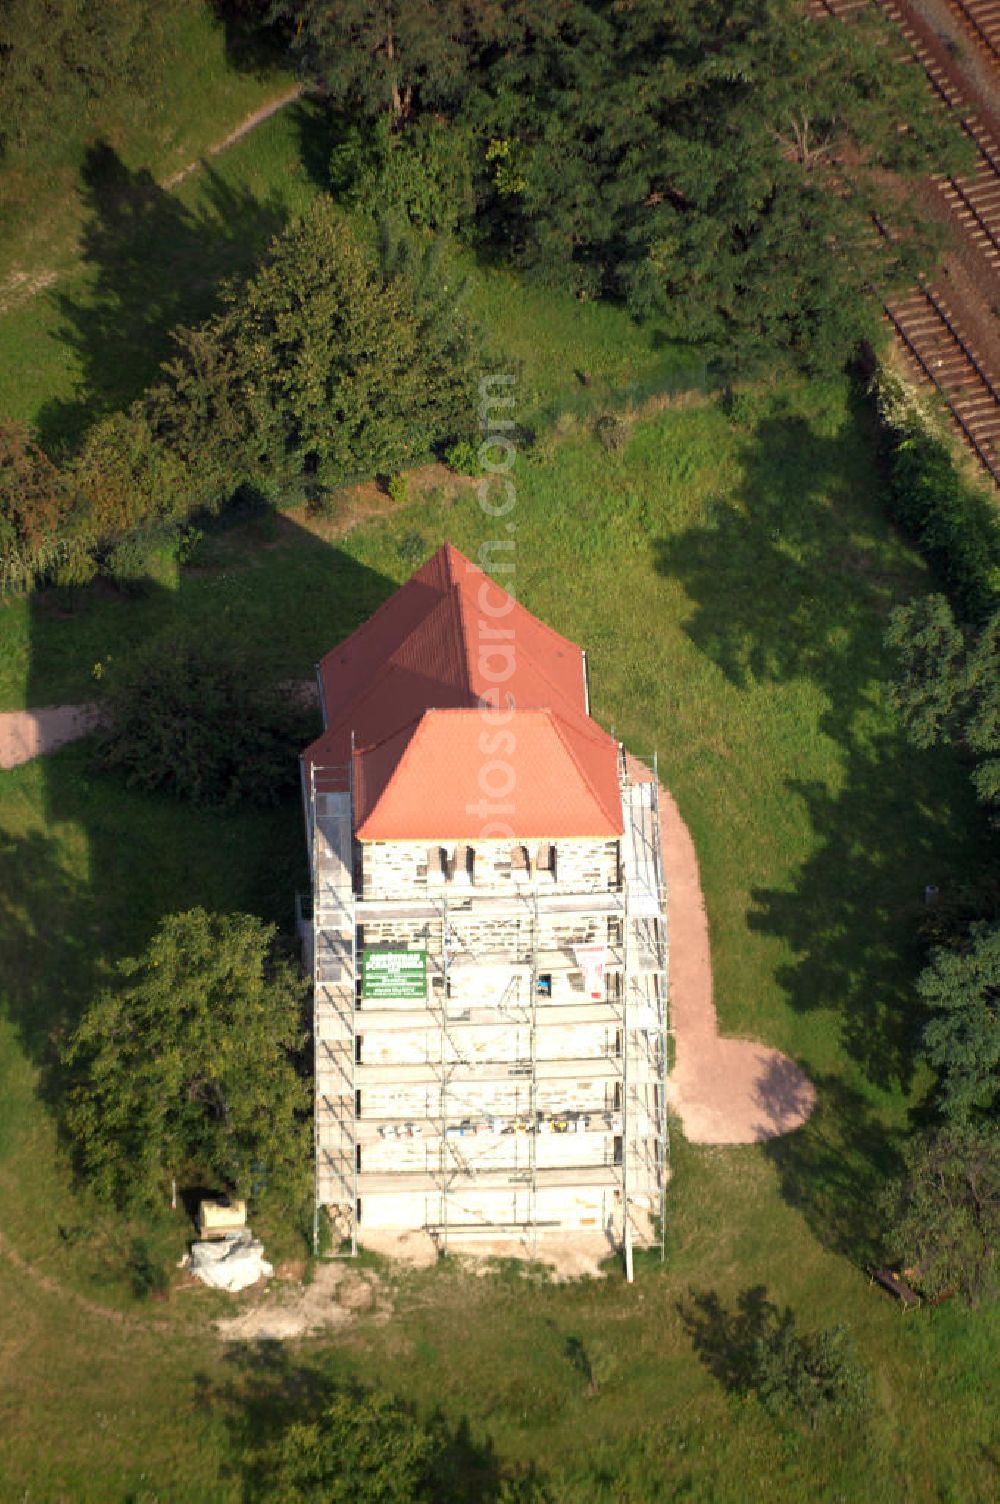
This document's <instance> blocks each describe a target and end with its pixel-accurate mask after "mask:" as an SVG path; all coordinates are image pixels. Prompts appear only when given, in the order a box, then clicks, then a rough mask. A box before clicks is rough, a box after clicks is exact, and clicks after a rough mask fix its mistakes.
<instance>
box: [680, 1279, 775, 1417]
mask: <svg viewBox="0 0 1000 1504" xmlns="http://www.w3.org/2000/svg"><path fill="white" fill-rule="evenodd" d="M677 1311H678V1314H679V1316H680V1318H681V1324H682V1325H683V1327H684V1330H685V1331H686V1332H687V1335H688V1337H689V1338H690V1339H691V1343H692V1346H693V1347H694V1350H695V1352H696V1353H697V1354H698V1357H699V1358H700V1359H701V1361H702V1363H703V1364H704V1365H705V1367H706V1368H707V1369H708V1371H709V1373H710V1374H711V1375H712V1377H713V1378H714V1379H717V1380H718V1382H719V1383H720V1384H721V1385H722V1386H723V1388H724V1389H727V1390H728V1391H729V1393H730V1394H746V1393H748V1391H749V1390H750V1389H751V1388H752V1386H753V1379H754V1372H755V1361H754V1360H755V1344H756V1343H757V1342H758V1341H760V1340H761V1339H762V1338H764V1337H765V1336H766V1335H767V1334H768V1333H769V1332H770V1331H771V1330H772V1328H773V1326H774V1322H775V1320H776V1318H777V1317H778V1316H779V1315H780V1312H779V1310H778V1307H777V1306H776V1305H775V1304H774V1302H773V1301H772V1300H769V1299H768V1295H767V1287H766V1286H765V1285H754V1286H752V1287H749V1288H747V1289H746V1290H742V1291H741V1292H740V1294H739V1295H738V1296H737V1297H736V1308H735V1310H733V1311H727V1310H726V1308H725V1306H724V1305H723V1304H722V1301H721V1300H720V1298H719V1295H718V1293H717V1292H716V1291H715V1290H690V1291H689V1292H688V1294H687V1296H686V1297H682V1298H681V1299H680V1300H679V1301H678V1302H677Z"/></svg>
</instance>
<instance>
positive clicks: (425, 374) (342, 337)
mask: <svg viewBox="0 0 1000 1504" xmlns="http://www.w3.org/2000/svg"><path fill="white" fill-rule="evenodd" d="M418 264H419V268H420V271H419V276H417V279H416V281H415V280H414V275H415V273H414V267H415V266H416V265H418ZM418 284H419V285H418ZM460 296H461V287H460V279H459V278H457V277H456V276H454V275H453V274H452V275H449V274H447V273H446V271H445V270H444V269H443V268H442V267H441V265H440V263H439V262H438V261H437V260H436V259H435V258H434V256H433V255H432V256H431V257H430V258H419V262H418V263H416V262H414V261H413V260H412V259H407V260H405V261H404V262H402V263H399V264H394V265H393V266H392V267H389V268H388V269H383V268H381V267H380V266H379V265H378V263H377V262H376V260H375V259H374V258H373V257H372V256H370V255H369V254H368V252H367V251H366V250H365V249H364V248H363V247H362V246H361V244H360V243H359V241H358V240H357V239H356V237H355V236H354V234H353V233H352V231H351V228H350V226H349V224H348V222H347V220H346V218H345V216H344V215H343V214H342V213H341V212H340V211H339V210H338V209H337V207H336V205H335V204H334V203H333V201H332V200H331V199H329V198H326V197H320V198H319V199H317V200H316V202H315V203H314V204H313V205H312V206H311V208H310V209H309V210H308V212H307V213H306V214H305V215H304V217H303V218H302V219H301V220H300V221H299V222H298V223H297V224H294V225H292V226H291V227H290V228H289V229H288V230H286V231H285V232H283V233H282V234H281V235H279V236H278V237H277V238H276V239H275V241H274V242H273V244H272V246H271V250H270V254H269V256H268V259H267V261H266V263H265V264H264V266H263V267H262V268H261V269H260V271H259V272H258V273H257V274H256V275H255V276H254V277H253V278H252V279H251V280H250V282H248V283H247V285H246V286H245V287H244V288H242V289H240V290H238V291H233V292H231V293H230V296H229V307H228V309H227V310H226V312H224V313H223V314H222V315H220V316H219V317H218V318H216V319H214V320H212V321H211V322H210V323H208V324H206V325H203V326H202V327H201V329H199V330H196V331H189V332H186V333H182V334H181V336H180V338H179V349H180V353H179V355H178V357H177V359H176V360H174V361H172V362H171V363H170V364H169V365H168V366H167V367H166V368H165V374H166V378H167V380H166V382H165V383H164V384H163V385H161V386H160V387H158V388H157V389H155V390H154V391H153V392H152V393H151V394H150V397H149V399H148V403H147V412H148V415H149V420H150V423H151V425H152V428H153V431H154V433H155V434H156V435H157V437H158V438H159V439H160V441H161V442H163V443H165V444H166V445H167V446H168V447H169V448H170V449H171V450H173V451H174V452H176V453H177V454H179V455H180V456H181V457H182V458H183V459H184V461H185V462H186V463H187V464H188V466H189V467H190V469H191V471H192V472H193V473H194V474H195V475H198V474H201V475H202V476H204V477H206V484H207V485H208V486H209V487H211V485H213V484H214V485H218V486H223V485H225V486H226V487H227V488H228V489H229V490H232V489H234V488H235V486H236V485H237V484H238V483H239V482H240V481H241V480H242V481H248V482H250V483H252V484H254V485H256V486H258V487H262V488H263V489H265V490H269V491H272V492H277V491H278V490H280V489H281V488H282V487H283V486H285V485H287V484H289V483H290V482H295V481H299V482H307V483H312V484H324V485H332V484H336V483H338V482H341V481H343V480H345V479H348V478H353V477H355V476H370V475H374V474H376V473H380V472H388V471H392V470H396V469H399V468H400V467H401V466H403V465H405V464H407V463H412V462H413V461H415V460H417V459H420V458H424V457H425V456H426V455H427V454H428V452H429V451H430V449H431V446H432V445H433V444H435V443H445V442H447V441H450V440H452V439H455V438H459V437H465V436H467V435H468V434H469V433H470V432H471V431H472V429H473V427H474V423H475V413H476V396H475V391H476V388H475V378H476V374H477V368H478V366H479V364H480V363H481V358H482V357H481V351H480V350H479V349H478V348H477V344H476V341H475V338H474V334H473V330H472V327H471V325H470V323H469V322H468V320H467V319H466V317H465V316H464V314H463V312H462V310H461V308H460V307H459V302H460Z"/></svg>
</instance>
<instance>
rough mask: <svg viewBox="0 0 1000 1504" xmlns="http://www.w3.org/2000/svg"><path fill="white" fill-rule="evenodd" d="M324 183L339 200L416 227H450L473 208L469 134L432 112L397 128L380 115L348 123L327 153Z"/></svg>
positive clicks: (465, 217) (465, 218)
mask: <svg viewBox="0 0 1000 1504" xmlns="http://www.w3.org/2000/svg"><path fill="white" fill-rule="evenodd" d="M330 183H331V187H332V188H333V191H334V193H335V194H336V196H337V197H338V198H339V199H341V200H343V201H344V202H346V203H349V204H351V205H353V206H356V207H359V208H362V209H364V210H366V211H367V212H369V213H372V214H375V215H376V216H377V215H379V214H383V213H385V212H386V211H396V212H398V213H401V214H404V215H405V216H406V218H407V219H408V220H409V221H410V223H411V224H413V225H416V226H418V227H419V228H421V229H429V230H453V229H455V227H456V226H457V225H459V224H460V223H462V222H464V221H465V220H467V219H468V218H469V217H470V216H471V215H472V214H473V213H474V212H475V194H474V192H473V184H472V167H471V151H470V137H469V133H468V132H467V131H464V130H463V129H462V128H461V127H460V126H457V125H455V124H449V123H448V122H446V121H444V120H439V119H436V118H435V117H434V116H425V117H424V118H422V119H419V120H417V121H415V122H414V123H413V124H412V125H410V126H409V127H408V128H407V129H406V130H405V131H402V132H394V131H392V130H391V129H390V126H389V123H388V121H387V120H385V119H380V120H378V121H376V122H375V123H374V125H372V126H371V127H370V128H368V129H367V130H364V131H363V130H361V129H360V128H358V127H357V126H351V127H350V128H349V130H348V131H347V133H346V135H345V137H344V140H343V141H342V142H341V143H340V144H339V145H338V146H336V147H335V148H334V150H333V152H332V154H331V157H330Z"/></svg>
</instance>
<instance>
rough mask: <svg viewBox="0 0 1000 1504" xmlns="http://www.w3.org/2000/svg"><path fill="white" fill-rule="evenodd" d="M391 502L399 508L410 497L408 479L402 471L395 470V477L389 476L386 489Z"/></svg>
mask: <svg viewBox="0 0 1000 1504" xmlns="http://www.w3.org/2000/svg"><path fill="white" fill-rule="evenodd" d="M386 489H387V491H388V492H389V495H390V496H391V497H392V499H393V501H396V502H398V503H399V504H400V506H402V505H404V504H405V503H406V501H407V500H408V499H409V495H410V477H409V476H408V475H407V474H405V472H404V471H402V470H397V471H396V474H395V475H390V477H389V484H388V486H387V487H386Z"/></svg>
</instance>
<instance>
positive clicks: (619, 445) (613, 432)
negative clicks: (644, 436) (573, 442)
mask: <svg viewBox="0 0 1000 1504" xmlns="http://www.w3.org/2000/svg"><path fill="white" fill-rule="evenodd" d="M594 432H595V433H596V435H597V437H598V439H599V440H600V442H601V444H602V445H603V447H604V448H605V449H606V450H607V451H608V453H609V454H617V453H618V452H619V451H620V450H622V449H624V448H625V445H626V444H627V443H628V424H627V423H626V422H625V420H624V418H621V417H619V415H618V414H617V413H602V415H601V416H600V417H599V418H598V420H597V422H596V423H595V425H594Z"/></svg>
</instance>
